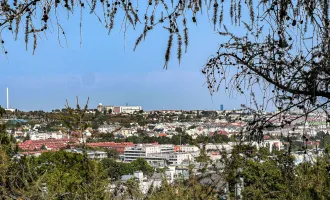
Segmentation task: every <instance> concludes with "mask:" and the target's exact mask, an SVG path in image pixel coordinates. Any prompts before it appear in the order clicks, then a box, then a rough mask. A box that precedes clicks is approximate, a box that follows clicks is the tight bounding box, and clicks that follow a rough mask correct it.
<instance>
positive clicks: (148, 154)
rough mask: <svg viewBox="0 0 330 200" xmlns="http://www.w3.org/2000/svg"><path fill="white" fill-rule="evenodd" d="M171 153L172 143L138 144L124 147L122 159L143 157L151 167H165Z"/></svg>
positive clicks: (127, 160)
mask: <svg viewBox="0 0 330 200" xmlns="http://www.w3.org/2000/svg"><path fill="white" fill-rule="evenodd" d="M173 153H174V145H159V144H138V145H136V146H134V147H126V148H125V151H124V157H123V159H124V162H132V161H134V160H136V159H138V158H143V159H145V160H146V161H147V162H148V163H149V164H150V165H151V166H153V167H165V166H167V165H168V161H169V159H170V155H171V154H173Z"/></svg>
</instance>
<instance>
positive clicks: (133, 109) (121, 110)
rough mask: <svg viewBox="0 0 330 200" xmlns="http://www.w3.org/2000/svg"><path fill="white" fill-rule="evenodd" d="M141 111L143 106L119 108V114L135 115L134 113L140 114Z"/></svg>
mask: <svg viewBox="0 0 330 200" xmlns="http://www.w3.org/2000/svg"><path fill="white" fill-rule="evenodd" d="M140 110H142V107H141V106H119V113H128V114H133V113H134V112H139V111H140ZM116 111H117V110H116Z"/></svg>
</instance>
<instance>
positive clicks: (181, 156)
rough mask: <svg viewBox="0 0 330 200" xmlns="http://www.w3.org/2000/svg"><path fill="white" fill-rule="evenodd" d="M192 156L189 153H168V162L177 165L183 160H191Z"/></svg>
mask: <svg viewBox="0 0 330 200" xmlns="http://www.w3.org/2000/svg"><path fill="white" fill-rule="evenodd" d="M193 161H194V157H193V155H192V154H191V153H173V154H171V155H170V158H169V163H170V164H173V165H179V164H181V163H183V162H193Z"/></svg>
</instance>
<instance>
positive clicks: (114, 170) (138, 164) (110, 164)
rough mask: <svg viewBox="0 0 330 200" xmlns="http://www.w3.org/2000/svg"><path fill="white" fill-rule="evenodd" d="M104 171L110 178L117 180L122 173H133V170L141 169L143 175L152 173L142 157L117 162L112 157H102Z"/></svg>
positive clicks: (151, 169)
mask: <svg viewBox="0 0 330 200" xmlns="http://www.w3.org/2000/svg"><path fill="white" fill-rule="evenodd" d="M101 163H102V165H103V167H104V169H105V171H106V172H107V174H108V176H109V177H110V179H111V180H119V179H120V177H121V176H122V175H127V174H133V173H134V172H135V171H142V172H143V173H144V174H145V175H147V176H150V175H152V173H153V171H154V169H153V168H152V167H151V166H150V165H149V164H148V163H147V161H145V160H144V159H142V158H138V159H137V160H135V161H133V162H131V163H122V162H117V161H116V160H114V159H112V158H106V159H102V161H101Z"/></svg>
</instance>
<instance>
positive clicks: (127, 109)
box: [97, 103, 142, 114]
mask: <svg viewBox="0 0 330 200" xmlns="http://www.w3.org/2000/svg"><path fill="white" fill-rule="evenodd" d="M97 110H98V111H100V112H104V111H106V112H109V110H111V111H112V113H114V114H119V113H127V114H133V113H134V112H139V111H140V110H142V107H141V106H104V105H102V104H101V103H100V104H99V105H98V106H97Z"/></svg>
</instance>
